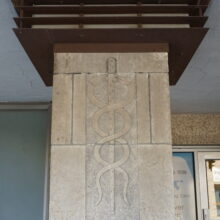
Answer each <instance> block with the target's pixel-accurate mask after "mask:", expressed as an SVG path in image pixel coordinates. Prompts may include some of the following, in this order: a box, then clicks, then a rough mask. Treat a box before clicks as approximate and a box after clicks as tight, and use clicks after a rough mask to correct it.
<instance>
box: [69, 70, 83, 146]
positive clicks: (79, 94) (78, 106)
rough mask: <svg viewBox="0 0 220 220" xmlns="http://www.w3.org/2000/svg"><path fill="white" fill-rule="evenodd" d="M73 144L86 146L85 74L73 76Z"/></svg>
mask: <svg viewBox="0 0 220 220" xmlns="http://www.w3.org/2000/svg"><path fill="white" fill-rule="evenodd" d="M73 81H74V82H73V85H74V86H73V119H72V121H73V131H72V136H73V137H72V143H73V144H86V74H75V75H74V76H73Z"/></svg>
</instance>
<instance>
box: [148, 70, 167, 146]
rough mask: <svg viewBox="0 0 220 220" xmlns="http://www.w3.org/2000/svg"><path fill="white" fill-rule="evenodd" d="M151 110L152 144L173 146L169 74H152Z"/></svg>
mask: <svg viewBox="0 0 220 220" xmlns="http://www.w3.org/2000/svg"><path fill="white" fill-rule="evenodd" d="M150 108H151V110H150V111H151V131H152V143H169V144H171V116H170V114H171V113H170V91H169V79H168V74H160V73H157V74H150Z"/></svg>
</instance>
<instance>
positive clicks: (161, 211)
mask: <svg viewBox="0 0 220 220" xmlns="http://www.w3.org/2000/svg"><path fill="white" fill-rule="evenodd" d="M138 162H139V187H140V189H139V193H140V220H146V219H150V220H159V219H163V220H171V219H174V194H173V193H174V188H173V169H172V149H171V145H163V146H162V145H161V146H160V145H151V146H149V145H139V146H138Z"/></svg>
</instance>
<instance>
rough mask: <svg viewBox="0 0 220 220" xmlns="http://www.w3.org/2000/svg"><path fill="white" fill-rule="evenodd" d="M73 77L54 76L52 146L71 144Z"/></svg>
mask: <svg viewBox="0 0 220 220" xmlns="http://www.w3.org/2000/svg"><path fill="white" fill-rule="evenodd" d="M72 78H73V77H72V75H54V81H53V107H52V131H51V143H52V144H70V143H71V137H72V86H73V85H72V84H73V83H72Z"/></svg>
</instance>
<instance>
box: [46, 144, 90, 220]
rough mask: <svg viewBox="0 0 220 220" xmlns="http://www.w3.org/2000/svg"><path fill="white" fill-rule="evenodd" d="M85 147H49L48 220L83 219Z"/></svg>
mask: <svg viewBox="0 0 220 220" xmlns="http://www.w3.org/2000/svg"><path fill="white" fill-rule="evenodd" d="M85 198H86V194H85V146H81V145H80V146H77V145H74V146H65V145H64V146H52V148H51V167H50V203H49V205H50V212H49V219H50V220H85Z"/></svg>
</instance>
